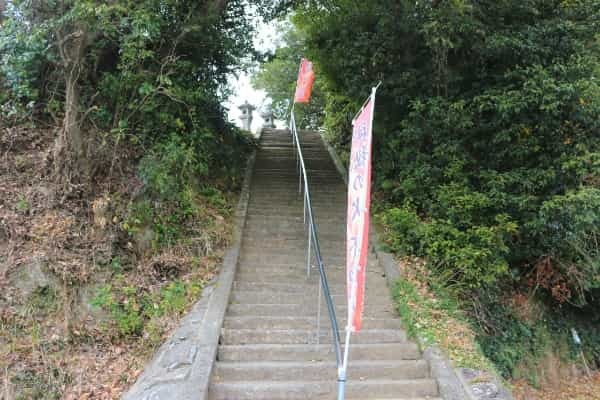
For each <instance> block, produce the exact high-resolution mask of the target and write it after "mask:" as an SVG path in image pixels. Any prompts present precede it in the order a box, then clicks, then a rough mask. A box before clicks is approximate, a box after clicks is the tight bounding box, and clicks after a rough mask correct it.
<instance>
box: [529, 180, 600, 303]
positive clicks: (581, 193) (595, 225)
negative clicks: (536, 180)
mask: <svg viewBox="0 0 600 400" xmlns="http://www.w3.org/2000/svg"><path fill="white" fill-rule="evenodd" d="M531 230H532V231H533V232H535V237H536V240H537V242H538V243H539V244H540V246H542V248H543V249H545V251H546V252H547V253H546V254H547V256H548V257H549V258H548V259H547V260H548V261H547V263H550V264H551V265H548V267H550V268H553V269H556V270H558V271H557V272H556V273H558V274H559V277H557V279H558V280H561V281H564V282H566V284H567V286H568V288H565V289H566V290H568V292H567V293H566V294H564V293H563V295H562V297H561V298H562V300H563V301H565V300H571V299H572V300H573V301H576V302H578V303H580V304H585V303H586V302H587V297H588V295H587V294H588V293H591V292H592V291H593V290H594V289H598V288H600V247H599V243H600V242H599V240H600V189H596V188H591V187H583V188H580V189H579V190H576V191H571V192H569V193H567V194H565V195H560V196H554V197H552V198H550V199H549V200H547V201H545V202H544V203H543V204H542V206H541V207H540V210H539V213H538V217H537V218H536V219H535V220H534V222H533V223H532V224H531ZM546 272H547V271H546ZM546 275H547V274H546ZM544 278H546V279H548V278H549V277H548V276H546V277H544ZM535 283H536V284H540V283H541V286H542V287H545V288H546V289H550V290H551V289H552V287H549V286H548V285H550V284H551V282H539V281H536V282H535ZM555 283H556V284H558V283H559V282H555ZM554 293H555V294H556V295H555V297H558V294H557V293H556V292H554Z"/></svg>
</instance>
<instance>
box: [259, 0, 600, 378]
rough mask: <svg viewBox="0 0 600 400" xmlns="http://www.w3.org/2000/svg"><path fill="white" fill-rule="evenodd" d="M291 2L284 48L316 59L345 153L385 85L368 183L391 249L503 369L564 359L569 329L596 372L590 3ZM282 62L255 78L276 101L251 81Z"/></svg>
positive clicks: (595, 38)
mask: <svg viewBox="0 0 600 400" xmlns="http://www.w3.org/2000/svg"><path fill="white" fill-rule="evenodd" d="M300 3H301V4H295V5H294V7H293V14H292V17H291V19H292V21H293V24H294V29H295V31H294V35H295V37H298V38H300V39H296V40H295V41H293V42H291V44H290V48H294V47H297V45H296V44H297V43H302V47H301V49H302V50H304V54H302V55H304V56H307V57H309V58H310V59H311V60H312V61H313V62H314V63H315V66H316V68H317V71H318V80H320V81H321V88H322V90H323V91H324V94H323V96H324V99H325V100H324V101H325V110H326V113H325V116H324V122H323V126H324V127H325V128H326V130H327V133H326V135H327V138H328V139H329V141H330V142H331V143H332V144H333V145H335V146H337V148H338V150H340V152H341V153H342V154H345V157H347V151H348V146H349V140H350V132H351V118H352V117H353V116H354V113H355V112H356V110H357V109H358V107H359V106H360V104H361V102H362V101H363V100H364V99H365V97H366V96H367V95H368V93H369V91H370V88H371V87H372V86H374V85H375V84H377V82H378V81H379V80H381V81H382V82H383V85H382V86H381V88H380V90H379V92H378V98H377V110H376V118H375V129H374V135H375V138H374V168H375V171H374V184H375V189H376V190H377V196H378V197H377V199H378V204H379V209H378V219H379V222H380V223H381V224H382V225H383V227H384V229H385V233H386V234H385V239H386V241H387V243H388V245H389V247H390V249H391V250H393V251H395V252H396V253H398V254H400V255H405V254H409V255H417V256H421V257H424V258H425V259H426V260H427V265H428V267H429V268H430V270H431V271H432V273H433V274H434V275H435V276H436V282H443V287H444V288H445V290H449V291H450V293H451V295H452V296H454V299H455V300H456V301H458V302H459V303H460V305H461V308H463V309H464V310H465V312H466V314H467V315H468V316H469V318H470V320H471V321H472V322H473V326H474V328H475V329H476V331H477V335H478V343H479V344H480V345H481V347H482V349H483V351H484V352H485V353H486V354H487V355H488V357H490V359H491V360H493V361H494V362H495V364H496V366H497V367H498V369H499V370H500V371H501V372H502V373H503V374H504V375H505V376H507V377H510V376H514V377H516V376H519V375H521V374H522V373H523V372H524V371H530V372H529V373H528V378H530V380H531V381H532V382H534V383H535V381H536V380H537V379H536V377H535V372H533V371H535V369H533V367H532V365H534V364H535V363H536V362H538V361H540V358H542V357H544V356H545V355H546V354H547V353H558V355H557V357H559V358H560V357H563V358H566V359H568V360H571V361H574V360H578V358H577V357H576V353H575V352H573V351H572V339H571V336H570V329H571V328H575V329H576V330H577V331H578V332H579V333H580V334H581V336H582V338H583V345H582V348H583V351H584V353H585V356H586V358H587V359H588V360H589V361H590V362H591V363H592V364H593V365H595V366H596V367H598V366H600V353H599V352H598V347H597V343H598V341H599V340H600V336H599V332H598V328H597V327H598V326H600V314H599V313H598V309H599V308H598V306H599V305H600V303H598V299H599V295H600V291H599V290H600V286H599V285H598V277H599V276H600V269H599V266H600V258H599V253H598V247H597V246H598V244H597V236H598V232H599V231H598V229H599V228H598V226H599V225H598V223H597V222H598V221H597V219H598V217H599V216H600V204H599V203H598V199H600V197H599V196H598V195H599V194H600V193H599V192H598V188H599V187H598V182H599V180H598V177H599V176H600V164H599V163H598V159H599V154H600V153H599V151H600V125H599V121H600V86H599V82H600V81H599V79H600V58H599V57H600V3H599V2H598V1H597V0H577V1H563V0H556V1H537V0H532V1H525V2H523V1H512V0H509V1H500V2H498V1H477V2H475V1H468V0H457V1H431V2H429V1H425V2H421V1H419V2H413V1H397V2H390V1H384V0H375V1H369V2H364V1H355V0H340V1H316V2H310V3H308V2H306V3H303V2H300ZM285 60H287V50H285V49H280V50H278V52H277V53H276V54H275V59H274V60H272V61H269V62H268V63H267V64H266V65H265V67H264V69H263V72H262V73H261V75H259V82H258V83H259V86H261V87H264V88H266V89H267V91H269V92H273V93H274V94H276V95H278V96H280V95H279V89H277V88H275V89H274V88H273V86H269V85H265V84H262V83H261V79H269V76H280V75H284V74H286V73H285V71H287V69H286V70H284V69H283V67H282V66H281V64H282V63H284V61H285ZM286 68H287V67H286ZM273 70H275V71H273ZM278 73H280V74H279V75H278ZM287 75H289V77H288V82H293V81H294V80H295V73H293V74H292V73H289V74H287ZM272 85H273V84H272ZM280 97H281V96H280ZM532 307H534V308H535V309H536V312H535V313H526V312H524V310H528V309H530V308H532ZM530 361H531V362H530ZM526 373H527V372H526Z"/></svg>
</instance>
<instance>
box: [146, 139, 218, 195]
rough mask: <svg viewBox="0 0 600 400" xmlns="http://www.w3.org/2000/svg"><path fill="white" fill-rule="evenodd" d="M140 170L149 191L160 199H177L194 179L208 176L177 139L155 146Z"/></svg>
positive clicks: (189, 147)
mask: <svg viewBox="0 0 600 400" xmlns="http://www.w3.org/2000/svg"><path fill="white" fill-rule="evenodd" d="M139 168H140V175H141V177H142V179H143V181H144V183H145V184H146V187H147V188H148V190H149V191H151V192H152V193H153V194H156V195H158V196H159V197H160V198H163V199H170V198H173V197H174V196H175V198H176V196H179V195H180V194H181V192H182V191H183V190H184V188H185V187H186V186H187V185H189V184H190V183H192V182H193V178H194V177H195V176H198V175H202V174H206V172H208V171H207V169H208V166H207V165H206V164H205V163H202V162H199V160H198V159H197V158H196V152H195V151H194V149H193V148H192V147H191V146H189V145H187V144H186V143H184V142H183V141H182V139H181V138H180V137H178V136H176V135H173V136H171V137H170V138H168V139H167V141H166V142H164V143H158V144H156V145H155V146H154V148H153V149H152V150H150V152H148V154H146V156H144V158H143V159H142V160H141V162H140V167H139Z"/></svg>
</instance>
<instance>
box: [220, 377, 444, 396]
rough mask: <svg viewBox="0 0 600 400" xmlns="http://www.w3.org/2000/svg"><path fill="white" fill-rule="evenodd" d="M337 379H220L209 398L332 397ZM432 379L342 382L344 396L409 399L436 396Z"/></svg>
mask: <svg viewBox="0 0 600 400" xmlns="http://www.w3.org/2000/svg"><path fill="white" fill-rule="evenodd" d="M336 389H337V382H335V381H334V380H331V381H313V382H305V381H288V382H274V381H264V382H252V381H250V382H223V383H218V382H216V383H214V384H213V385H212V387H211V391H210V394H209V398H210V400H283V399H285V400H306V399H311V400H331V399H335V396H336V393H337V391H336ZM437 395H438V388H437V384H436V382H435V381H434V380H433V379H406V380H365V381H349V382H347V383H346V397H347V398H348V400H351V399H361V400H364V399H410V400H413V399H415V398H419V397H427V396H431V397H434V396H437Z"/></svg>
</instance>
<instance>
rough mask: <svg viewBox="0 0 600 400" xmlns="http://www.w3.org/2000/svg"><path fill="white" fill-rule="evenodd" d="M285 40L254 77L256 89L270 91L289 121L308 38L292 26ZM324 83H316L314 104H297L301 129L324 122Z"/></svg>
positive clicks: (277, 112)
mask: <svg viewBox="0 0 600 400" xmlns="http://www.w3.org/2000/svg"><path fill="white" fill-rule="evenodd" d="M282 40H283V42H284V43H285V45H284V46H281V47H279V48H278V49H277V50H276V51H275V54H273V55H272V57H270V58H269V59H268V60H267V61H265V62H264V63H263V64H262V65H261V68H260V70H259V71H258V72H257V73H256V74H255V76H254V77H253V80H252V84H253V86H254V87H255V88H257V89H262V90H265V91H266V92H267V93H268V94H269V97H270V98H271V100H272V104H271V106H272V109H273V114H274V115H275V117H276V118H277V119H280V120H283V121H287V120H288V119H289V117H290V115H289V113H290V108H291V106H292V99H293V98H294V93H295V90H296V79H297V77H298V69H299V67H300V61H301V59H302V57H304V56H305V55H306V52H307V49H306V46H305V44H304V38H303V37H302V35H301V34H300V32H298V31H297V30H293V29H288V30H287V31H285V33H284V34H283V37H282ZM316 73H317V74H318V73H319V72H318V71H317V72H316ZM322 82H323V81H321V80H317V81H316V82H315V84H314V86H313V92H312V95H311V99H310V103H308V104H297V105H296V108H295V111H296V112H295V117H296V124H297V125H298V127H299V128H303V129H304V128H312V129H316V128H318V127H319V126H321V124H322V123H323V118H324V107H325V99H324V92H325V91H324V88H323V83H322Z"/></svg>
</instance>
